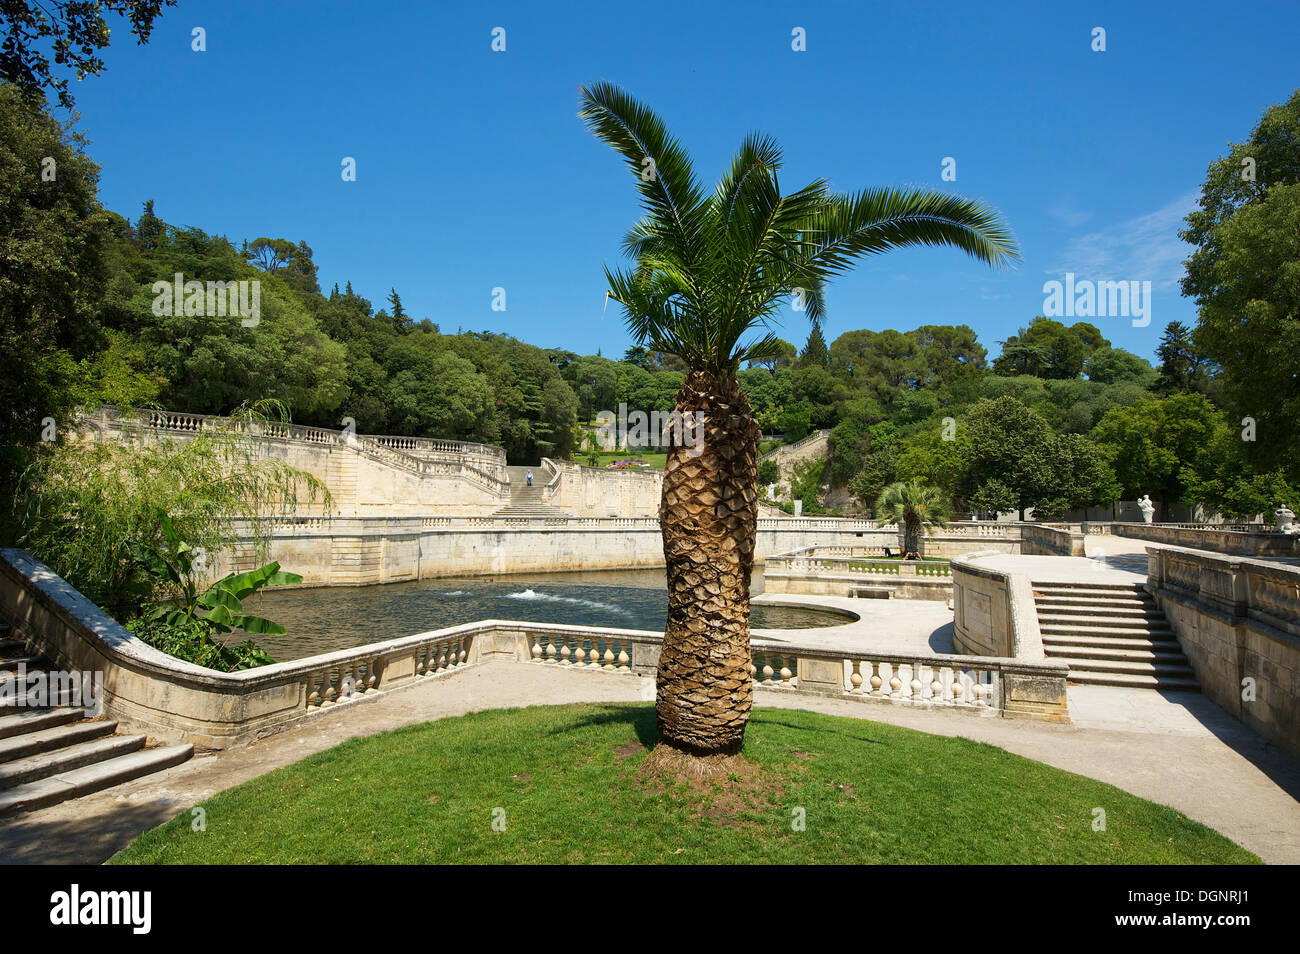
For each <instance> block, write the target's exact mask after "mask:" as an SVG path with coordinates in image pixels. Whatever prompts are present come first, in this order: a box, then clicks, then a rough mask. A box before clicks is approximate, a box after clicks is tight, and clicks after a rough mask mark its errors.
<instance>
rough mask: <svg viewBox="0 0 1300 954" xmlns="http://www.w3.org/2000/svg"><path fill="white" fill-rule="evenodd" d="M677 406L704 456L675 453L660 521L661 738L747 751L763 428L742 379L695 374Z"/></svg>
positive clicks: (703, 750)
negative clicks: (663, 618) (663, 584)
mask: <svg viewBox="0 0 1300 954" xmlns="http://www.w3.org/2000/svg"><path fill="white" fill-rule="evenodd" d="M677 410H678V411H679V412H681V414H682V415H683V417H684V418H685V419H686V420H691V419H692V415H693V416H694V420H695V421H696V426H697V427H700V428H702V431H703V443H702V444H698V445H697V446H699V447H700V453H698V455H697V454H695V452H694V449H693V448H692V447H691V446H689V444H688V445H687V446H685V447H672V448H670V449H669V452H668V461H667V464H666V466H665V468H664V485H663V486H664V489H663V499H662V502H661V503H660V506H659V521H660V526H661V527H662V530H663V538H664V561H665V563H666V564H667V571H668V572H667V575H668V623H667V626H666V627H665V629H664V642H663V651H662V652H661V654H660V657H659V673H658V702H657V710H658V722H659V739H660V742H661V743H666V744H668V745H670V746H672V747H674V748H677V749H680V750H682V751H685V752H689V753H691V754H696V755H705V754H716V753H733V752H736V751H737V750H739V748H740V744H741V742H742V740H743V739H744V735H745V724H746V723H747V722H748V721H749V711H750V709H751V708H752V706H753V697H754V686H753V679H752V675H751V672H750V665H751V661H752V656H751V653H750V648H749V575H750V570H751V569H752V568H753V565H754V531H755V529H756V526H757V520H758V490H757V481H758V466H757V460H756V459H757V452H758V434H759V427H758V423H757V422H756V421H755V420H754V414H753V411H752V410H751V409H750V407H749V402H748V401H746V400H745V397H744V395H743V394H742V393H741V391H740V387H739V385H738V384H737V383H736V382H735V381H726V380H724V381H718V380H716V379H715V378H713V376H712V375H710V374H707V373H705V372H703V371H693V372H691V373H690V374H689V375H688V377H687V378H686V381H685V383H684V384H683V385H682V389H681V390H680V391H679V392H678V393H677Z"/></svg>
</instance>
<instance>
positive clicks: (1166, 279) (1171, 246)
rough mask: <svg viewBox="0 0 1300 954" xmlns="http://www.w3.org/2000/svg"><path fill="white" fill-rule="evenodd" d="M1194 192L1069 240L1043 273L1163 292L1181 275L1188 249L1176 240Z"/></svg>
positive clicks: (1194, 198) (1193, 198) (1175, 282)
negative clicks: (1138, 285)
mask: <svg viewBox="0 0 1300 954" xmlns="http://www.w3.org/2000/svg"><path fill="white" fill-rule="evenodd" d="M1198 195H1199V193H1198V192H1188V193H1187V194H1185V195H1181V196H1179V197H1178V198H1177V199H1175V200H1174V201H1172V202H1170V203H1169V204H1168V205H1165V206H1163V207H1162V208H1159V209H1157V210H1156V211H1154V212H1148V213H1146V214H1145V215H1139V216H1137V217H1136V218H1132V219H1127V220H1126V221H1123V222H1119V223H1116V224H1115V225H1111V226H1107V227H1105V228H1103V229H1100V230H1098V231H1095V232H1089V233H1088V234H1086V235H1083V236H1080V237H1079V238H1077V239H1074V240H1073V241H1072V242H1070V244H1069V245H1067V246H1066V248H1065V251H1064V252H1063V253H1062V254H1061V255H1060V256H1059V264H1058V266H1057V267H1056V268H1053V269H1049V270H1048V273H1049V274H1051V275H1053V276H1054V277H1057V278H1059V277H1060V276H1062V275H1064V274H1065V273H1066V272H1073V273H1074V274H1075V275H1076V276H1078V277H1079V278H1081V279H1083V278H1087V279H1092V280H1094V281H1149V282H1151V285H1152V287H1153V288H1156V289H1161V290H1167V289H1169V288H1172V287H1174V286H1175V285H1177V284H1178V281H1179V279H1181V278H1182V276H1183V259H1185V258H1187V256H1188V255H1189V254H1190V253H1191V251H1192V248H1191V246H1190V245H1187V244H1186V243H1185V242H1183V241H1182V240H1181V239H1180V238H1179V237H1178V231H1179V229H1181V228H1182V227H1183V217H1184V216H1186V215H1187V213H1188V212H1190V211H1192V209H1194V208H1196V201H1197V197H1198Z"/></svg>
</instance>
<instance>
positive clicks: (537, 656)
mask: <svg viewBox="0 0 1300 954" xmlns="http://www.w3.org/2000/svg"><path fill="white" fill-rule="evenodd" d="M499 625H500V626H501V627H510V628H517V630H518V634H517V635H518V638H520V639H522V640H523V642H524V645H525V646H526V647H527V658H528V659H529V660H530V661H531V662H534V663H538V664H541V665H551V666H558V667H563V668H572V669H583V670H590V671H593V672H605V673H629V674H636V675H641V676H648V675H653V674H654V673H655V671H656V668H657V666H658V663H659V648H660V646H661V644H662V642H663V637H662V636H661V635H660V634H658V633H649V632H644V631H639V630H618V629H593V628H590V627H581V626H565V625H560V624H534V623H506V622H501V623H499ZM751 652H752V656H753V662H752V664H751V666H750V673H751V674H752V676H753V678H754V687H755V689H761V690H773V691H777V692H792V693H809V694H814V695H820V696H828V697H831V698H845V699H861V700H869V701H878V702H890V703H893V704H896V705H908V706H921V707H925V708H956V709H965V710H969V711H976V712H981V713H983V714H988V715H1002V716H1006V717H1011V718H1033V719H1041V720H1045V721H1057V722H1064V721H1069V713H1068V709H1067V708H1066V706H1065V704H1064V701H1063V700H1064V696H1065V676H1066V672H1067V668H1066V666H1064V665H1063V664H1060V663H1057V662H1047V661H1041V662H1037V663H1035V662H1027V661H1024V660H1013V659H997V658H991V657H987V656H957V655H935V656H922V655H918V654H911V653H907V652H891V651H887V650H884V651H876V652H857V651H848V650H845V651H828V650H825V649H811V648H807V647H800V646H798V645H791V644H789V643H785V642H779V643H778V642H774V641H770V640H763V639H758V638H756V639H753V640H751ZM1044 686H1046V687H1048V688H1047V689H1046V691H1044ZM1045 696H1046V697H1049V698H1051V699H1052V700H1054V703H1053V704H1048V705H1044V704H1043V702H1042V699H1043V698H1044V697H1045Z"/></svg>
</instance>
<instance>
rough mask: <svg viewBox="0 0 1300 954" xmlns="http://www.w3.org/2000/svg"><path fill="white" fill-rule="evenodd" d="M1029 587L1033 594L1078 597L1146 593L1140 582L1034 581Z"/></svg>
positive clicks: (1104, 596) (1094, 597) (1124, 596)
mask: <svg viewBox="0 0 1300 954" xmlns="http://www.w3.org/2000/svg"><path fill="white" fill-rule="evenodd" d="M1029 585H1030V587H1031V588H1032V589H1033V591H1034V593H1035V594H1039V593H1041V594H1042V595H1044V596H1077V597H1079V598H1080V599H1098V598H1109V599H1115V598H1124V599H1132V598H1134V597H1145V596H1150V595H1151V594H1149V593H1147V591H1146V588H1145V586H1144V584H1142V583H1034V582H1031V583H1030V584H1029Z"/></svg>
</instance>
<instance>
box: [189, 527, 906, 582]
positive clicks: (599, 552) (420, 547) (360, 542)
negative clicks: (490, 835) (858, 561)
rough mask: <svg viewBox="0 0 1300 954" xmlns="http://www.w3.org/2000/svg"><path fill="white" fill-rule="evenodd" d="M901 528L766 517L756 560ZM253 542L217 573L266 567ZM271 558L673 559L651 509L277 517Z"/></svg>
mask: <svg viewBox="0 0 1300 954" xmlns="http://www.w3.org/2000/svg"><path fill="white" fill-rule="evenodd" d="M892 534H893V531H892V530H889V531H882V530H880V529H879V528H878V527H877V525H876V524H874V523H873V522H872V521H867V520H852V519H843V518H834V517H775V518H769V517H760V518H759V520H758V527H757V532H756V535H755V559H756V561H758V562H762V561H763V560H765V559H766V558H767V557H768V556H769V555H771V554H776V553H783V552H785V551H788V550H792V549H796V548H799V547H807V546H812V545H815V544H829V545H842V546H849V545H857V544H858V543H859V541H863V540H874V539H875V538H876V537H878V536H883V537H884V538H891V537H892ZM252 540H253V534H252V533H251V531H250V532H247V533H246V534H245V535H244V537H243V539H242V540H241V542H240V543H239V544H238V545H237V546H236V547H235V549H234V552H233V553H228V554H225V555H223V557H222V559H220V560H218V561H214V567H213V572H214V579H215V578H216V577H219V576H222V575H224V574H226V573H228V572H232V571H238V572H242V571H245V570H250V569H253V568H254V567H256V566H258V565H260V562H261V561H263V557H262V556H260V555H259V554H258V553H256V552H255V550H254V548H253V544H252ZM266 558H267V559H274V560H278V561H279V562H280V565H281V566H283V567H284V568H285V569H286V570H291V571H293V572H294V573H300V574H302V576H303V585H305V586H358V585H367V584H372V583H396V582H401V581H406V580H418V579H431V578H434V577H447V576H476V575H477V576H485V575H492V574H499V573H532V572H544V571H545V572H555V571H565V570H599V569H636V568H646V567H660V566H663V565H664V556H663V536H662V533H661V531H660V529H659V521H658V520H657V519H653V518H644V517H625V518H614V517H535V518H530V517H491V516H487V517H390V518H383V517H334V518H332V519H329V518H324V517H300V518H297V519H295V520H293V521H290V522H282V523H277V524H276V525H275V527H274V528H273V531H272V541H271V546H270V552H269V554H268V555H267V557H266Z"/></svg>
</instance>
